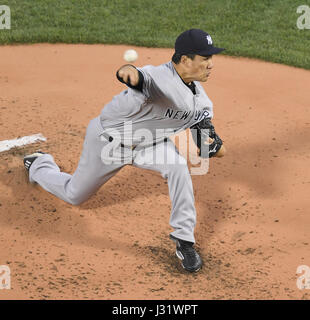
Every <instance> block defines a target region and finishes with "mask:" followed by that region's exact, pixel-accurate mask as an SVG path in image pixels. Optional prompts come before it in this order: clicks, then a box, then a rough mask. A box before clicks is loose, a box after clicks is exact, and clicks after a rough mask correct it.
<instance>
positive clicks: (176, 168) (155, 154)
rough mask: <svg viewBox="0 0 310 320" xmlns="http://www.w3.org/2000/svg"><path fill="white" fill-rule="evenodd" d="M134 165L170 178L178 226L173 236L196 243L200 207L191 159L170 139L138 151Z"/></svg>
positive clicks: (173, 218)
mask: <svg viewBox="0 0 310 320" xmlns="http://www.w3.org/2000/svg"><path fill="white" fill-rule="evenodd" d="M133 165H134V166H136V167H140V168H144V169H149V170H154V171H158V172H159V173H160V174H161V175H162V177H163V178H164V179H167V182H168V187H169V195H170V199H171V202H172V209H171V216H170V224H171V226H172V227H173V228H174V232H172V233H171V235H173V236H175V237H177V238H180V239H183V240H186V241H190V242H193V243H194V242H195V238H194V228H195V224H196V209H195V204H194V202H195V200H194V193H193V185H192V179H191V176H190V173H189V170H188V166H187V162H186V160H185V159H184V158H183V157H182V156H181V155H180V154H179V153H178V151H177V149H176V147H175V145H174V143H173V142H172V141H171V140H170V139H168V141H167V142H166V143H160V144H157V145H156V147H154V148H145V149H144V150H139V151H134V161H133Z"/></svg>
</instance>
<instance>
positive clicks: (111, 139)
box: [108, 136, 168, 150]
mask: <svg viewBox="0 0 310 320" xmlns="http://www.w3.org/2000/svg"><path fill="white" fill-rule="evenodd" d="M108 139H109V142H112V141H113V137H111V136H109V137H108ZM167 141H168V138H165V139H164V142H167ZM155 145H156V142H153V146H155ZM136 146H137V144H136V145H132V146H128V148H130V149H131V150H133V149H134V148H135V147H136ZM121 147H122V148H127V146H125V145H124V144H123V143H121Z"/></svg>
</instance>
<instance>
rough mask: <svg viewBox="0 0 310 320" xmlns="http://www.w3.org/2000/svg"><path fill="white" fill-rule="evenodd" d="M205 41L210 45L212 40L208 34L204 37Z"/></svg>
mask: <svg viewBox="0 0 310 320" xmlns="http://www.w3.org/2000/svg"><path fill="white" fill-rule="evenodd" d="M206 39H207V40H208V45H212V43H213V42H212V38H211V36H210V35H209V34H208V35H207V36H206Z"/></svg>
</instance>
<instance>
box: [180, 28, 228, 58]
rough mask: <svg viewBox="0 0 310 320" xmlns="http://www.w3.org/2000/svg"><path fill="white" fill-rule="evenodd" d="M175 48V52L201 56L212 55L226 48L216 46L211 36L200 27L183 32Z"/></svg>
mask: <svg viewBox="0 0 310 320" xmlns="http://www.w3.org/2000/svg"><path fill="white" fill-rule="evenodd" d="M174 48H175V53H179V54H198V55H200V56H211V55H213V54H217V53H220V52H222V51H223V50H225V49H223V48H216V47H214V46H213V40H212V38H211V36H210V35H209V34H208V33H207V32H205V31H203V30H200V29H190V30H186V31H184V32H182V33H181V34H180V35H179V36H178V37H177V39H176V41H175V45H174Z"/></svg>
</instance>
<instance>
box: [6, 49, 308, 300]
mask: <svg viewBox="0 0 310 320" xmlns="http://www.w3.org/2000/svg"><path fill="white" fill-rule="evenodd" d="M125 49H128V47H126V46H106V45H50V44H40V45H27V46H3V47H0V56H1V59H0V70H1V72H0V141H1V140H8V139H14V138H16V137H21V136H26V135H31V134H35V133H39V132H40V133H42V134H43V135H44V136H45V137H47V139H48V140H47V142H44V143H40V144H36V145H30V146H27V147H25V148H20V149H15V150H10V151H8V152H3V153H0V248H1V249H0V265H7V266H9V267H10V269H11V289H10V290H0V299H105V300H107V299H138V300H140V299H141V300H142V299H165V300H166V299H309V297H310V296H309V293H310V291H309V290H307V289H304V290H299V289H298V288H297V286H296V281H297V278H298V277H299V276H300V275H297V274H296V270H297V267H298V266H299V265H308V266H310V250H309V248H310V238H309V225H310V214H309V208H308V207H309V199H308V195H309V189H310V188H309V187H310V169H309V158H310V147H309V140H310V116H309V101H310V93H309V90H308V89H309V88H308V87H309V82H310V72H309V71H306V70H302V69H297V68H292V67H287V66H282V65H278V64H272V63H266V62H261V61H256V60H250V59H243V58H242V59H241V58H230V57H223V56H216V57H215V58H214V63H215V67H214V69H213V73H212V76H211V78H210V79H209V80H208V83H205V84H204V86H205V89H206V91H207V94H208V95H209V97H210V98H211V100H212V101H213V103H214V110H215V118H214V125H215V128H216V130H217V132H218V133H219V135H220V136H221V137H222V138H223V140H224V143H225V145H226V147H227V150H228V153H227V155H226V156H225V157H224V158H221V159H211V162H210V169H209V172H208V174H206V175H203V176H192V179H193V186H194V191H195V199H196V208H197V214H198V221H197V226H196V241H197V248H198V250H199V251H200V253H201V255H202V257H203V260H204V266H203V269H202V270H201V271H200V272H199V273H196V274H188V273H187V272H185V271H184V270H183V269H182V267H181V266H180V264H179V261H178V259H177V258H176V256H175V255H174V243H173V242H172V241H170V240H169V238H168V235H169V232H170V231H171V228H170V226H169V213H170V208H171V204H170V199H169V194H168V187H167V184H166V182H165V180H163V179H162V178H161V176H160V175H159V174H157V173H153V172H150V171H146V170H142V169H137V168H134V167H131V166H126V167H125V168H124V169H122V170H121V171H120V172H119V173H118V174H117V175H116V176H115V177H113V179H111V180H110V181H109V182H108V183H107V184H105V185H104V186H102V188H101V189H100V190H99V191H98V192H97V193H96V194H95V195H94V196H93V197H92V198H91V199H89V200H88V201H87V202H85V203H84V204H82V205H81V206H78V207H74V206H71V205H69V204H66V203H65V202H63V201H61V200H59V199H57V198H55V197H54V196H52V195H51V194H48V193H47V192H45V191H44V190H43V189H41V188H40V187H39V186H38V185H31V184H30V183H29V182H28V180H27V175H26V173H25V171H24V168H23V165H22V157H23V155H24V154H26V153H28V152H32V151H34V150H36V149H38V148H40V149H42V150H43V151H46V152H49V153H51V154H52V155H53V156H54V157H55V160H56V162H57V163H58V164H59V165H60V167H61V169H62V170H63V171H65V172H68V173H73V172H74V170H75V167H76V165H77V163H78V160H79V156H80V152H81V149H82V144H83V138H84V134H85V130H86V127H87V125H88V122H89V121H90V120H91V119H92V118H94V117H96V116H97V115H98V114H99V113H100V111H101V109H102V108H103V107H104V105H105V103H107V102H109V101H110V99H111V98H112V97H113V96H114V95H115V94H117V93H118V92H120V91H121V90H123V88H124V86H123V85H122V84H121V83H119V82H118V81H117V79H116V77H115V71H116V70H117V69H118V67H119V66H120V65H122V64H124V61H123V60H122V56H123V52H124V51H125ZM135 49H136V50H137V51H138V53H139V59H138V61H137V62H136V65H137V66H143V65H145V64H154V65H157V64H161V63H164V62H167V61H169V60H170V57H171V55H172V50H170V49H151V48H135Z"/></svg>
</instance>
